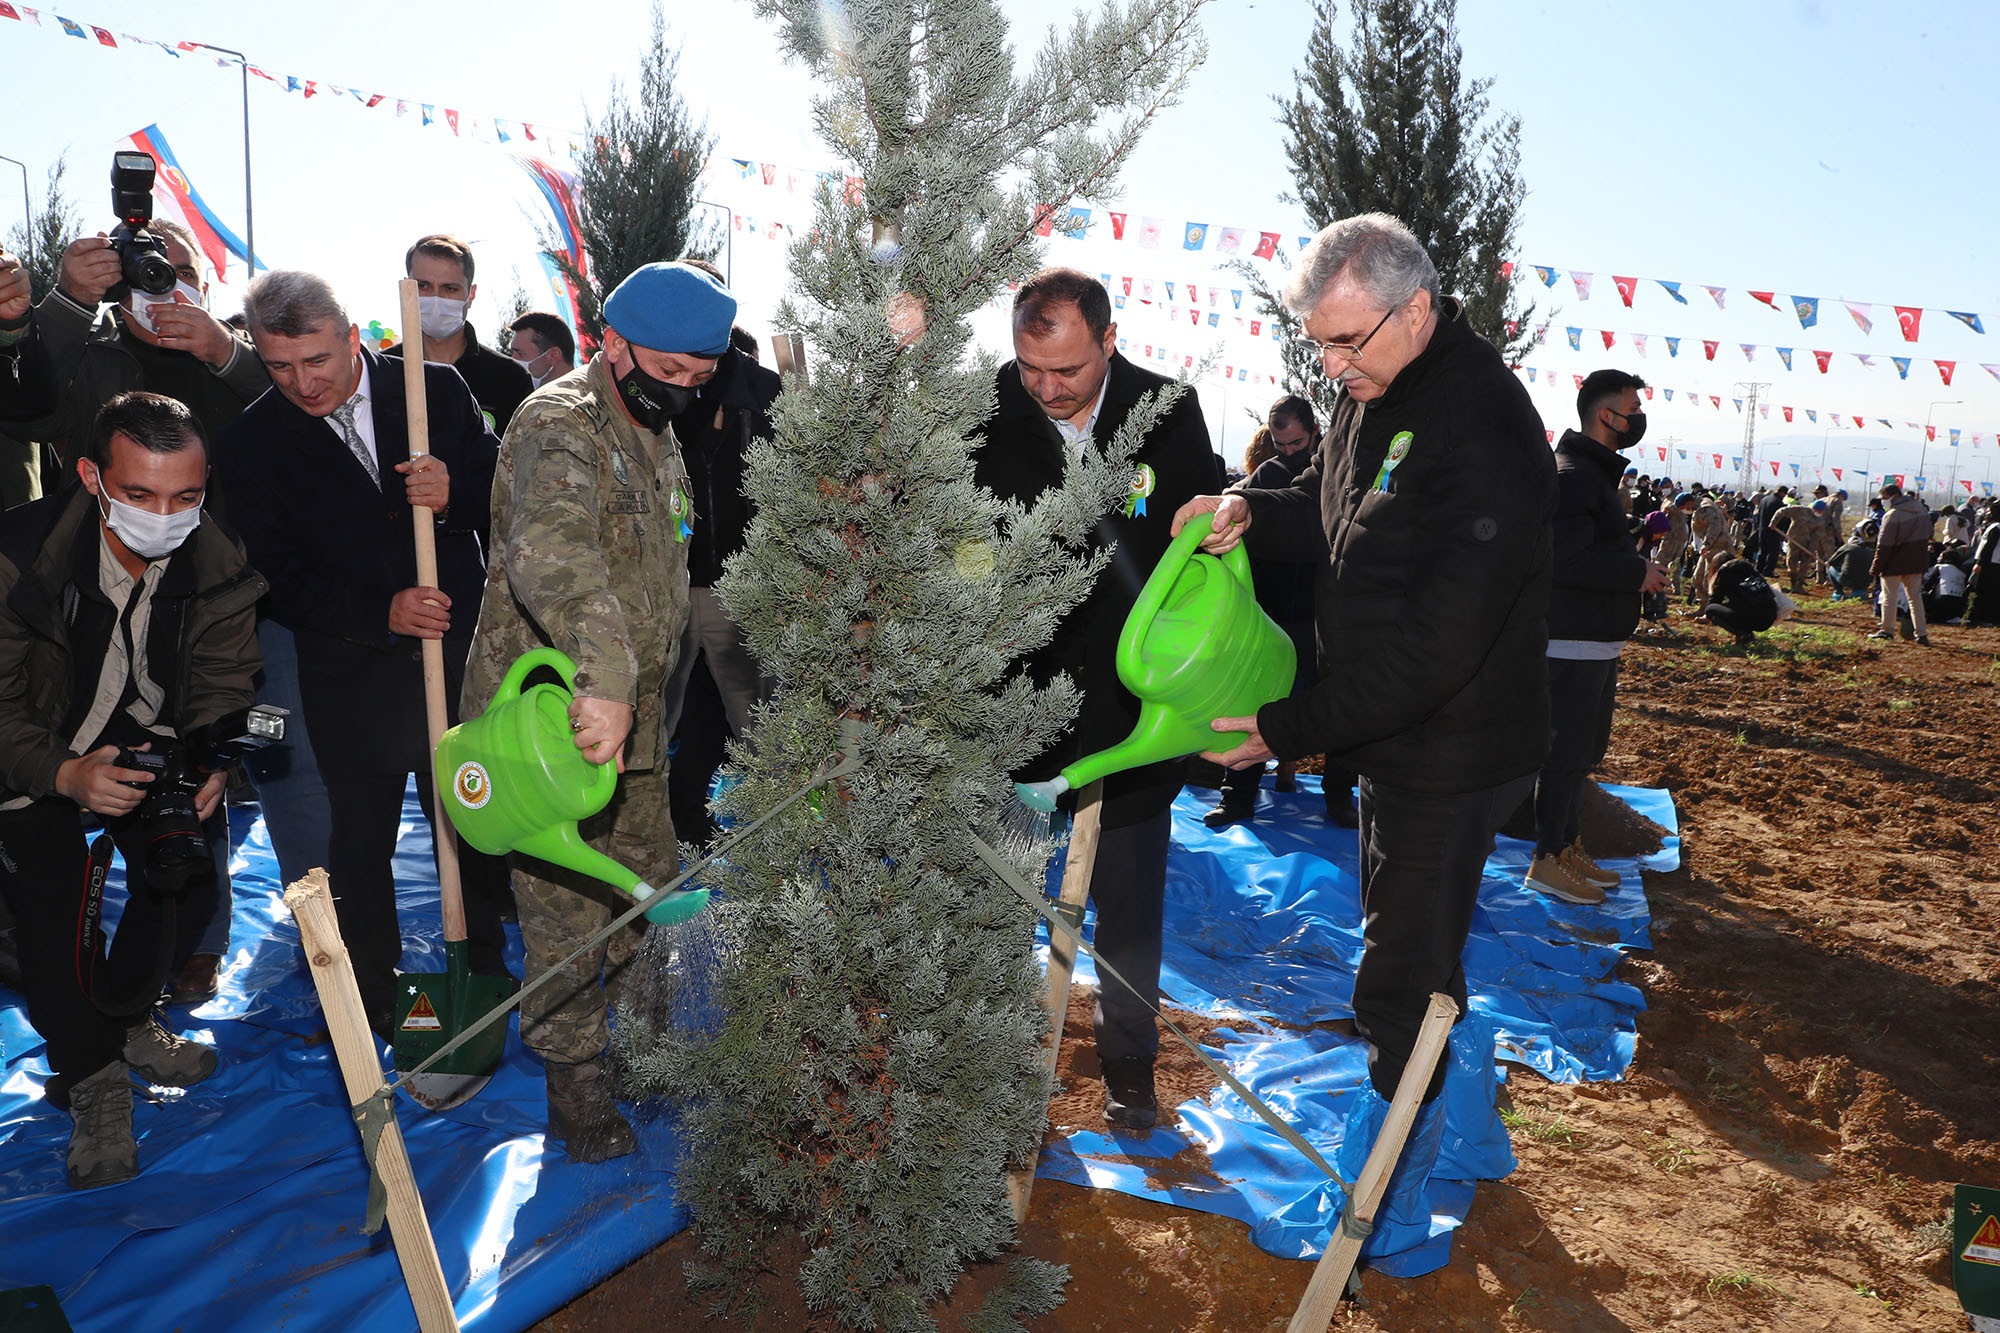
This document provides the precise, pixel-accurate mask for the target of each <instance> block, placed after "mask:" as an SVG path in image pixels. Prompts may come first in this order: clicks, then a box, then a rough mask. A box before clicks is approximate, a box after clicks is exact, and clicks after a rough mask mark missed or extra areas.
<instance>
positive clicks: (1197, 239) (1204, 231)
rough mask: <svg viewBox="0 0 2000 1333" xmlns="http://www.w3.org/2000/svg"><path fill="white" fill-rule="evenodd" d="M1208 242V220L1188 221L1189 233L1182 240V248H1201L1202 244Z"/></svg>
mask: <svg viewBox="0 0 2000 1333" xmlns="http://www.w3.org/2000/svg"><path fill="white" fill-rule="evenodd" d="M1207 243H1208V224H1207V223H1206V222H1190V223H1188V224H1187V233H1186V235H1185V236H1184V237H1183V238H1182V240H1181V249H1183V250H1199V249H1201V247H1202V246H1204V245H1206V244H1207Z"/></svg>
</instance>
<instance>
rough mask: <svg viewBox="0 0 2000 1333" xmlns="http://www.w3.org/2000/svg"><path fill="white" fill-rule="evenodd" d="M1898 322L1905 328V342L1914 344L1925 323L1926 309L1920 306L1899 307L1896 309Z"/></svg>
mask: <svg viewBox="0 0 2000 1333" xmlns="http://www.w3.org/2000/svg"><path fill="white" fill-rule="evenodd" d="M1896 322H1897V323H1898V324H1901V325H1902V326H1903V341H1904V342H1906V343H1913V342H1915V341H1916V340H1917V334H1918V331H1919V329H1920V326H1921V325H1922V324H1923V322H1924V308H1923V307H1922V306H1920V305H1899V306H1897V307H1896Z"/></svg>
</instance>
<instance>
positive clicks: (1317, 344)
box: [1292, 306, 1397, 361]
mask: <svg viewBox="0 0 2000 1333" xmlns="http://www.w3.org/2000/svg"><path fill="white" fill-rule="evenodd" d="M1396 310H1397V307H1394V306H1392V307H1390V308H1389V309H1387V310H1384V311H1383V312H1382V318H1380V319H1378V320H1376V321H1375V327H1374V328H1372V329H1370V330H1368V336H1367V337H1366V338H1363V339H1362V340H1361V341H1360V342H1358V343H1330V342H1321V341H1320V340H1319V339H1318V338H1304V337H1301V338H1294V339H1293V340H1292V341H1293V342H1296V343H1298V344H1299V345H1300V346H1302V347H1310V348H1312V349H1313V351H1315V352H1317V353H1319V354H1321V355H1324V356H1337V357H1339V358H1340V359H1341V360H1343V361H1359V360H1360V359H1361V349H1362V348H1364V347H1366V346H1367V345H1368V344H1369V343H1370V342H1372V341H1374V339H1375V335H1376V334H1378V333H1380V332H1381V331H1382V326H1383V325H1384V324H1387V323H1388V322H1389V316H1391V315H1393V314H1395V313H1396Z"/></svg>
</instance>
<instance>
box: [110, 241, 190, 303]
mask: <svg viewBox="0 0 2000 1333" xmlns="http://www.w3.org/2000/svg"><path fill="white" fill-rule="evenodd" d="M121 258H122V259H123V260H124V261H125V262H124V271H125V281H127V282H129V283H131V284H132V285H133V286H134V287H136V288H138V289H139V290H140V291H142V292H145V293H146V294H147V295H149V296H165V295H166V294H167V293H168V292H170V291H172V290H173V289H174V283H175V281H176V280H177V275H176V274H175V273H174V266H173V265H172V264H169V263H168V262H167V258H166V256H165V255H162V254H160V253H158V252H157V251H154V250H141V249H139V248H138V247H137V246H136V245H135V246H132V247H131V248H129V249H127V250H126V251H125V253H124V254H123V255H122V256H121Z"/></svg>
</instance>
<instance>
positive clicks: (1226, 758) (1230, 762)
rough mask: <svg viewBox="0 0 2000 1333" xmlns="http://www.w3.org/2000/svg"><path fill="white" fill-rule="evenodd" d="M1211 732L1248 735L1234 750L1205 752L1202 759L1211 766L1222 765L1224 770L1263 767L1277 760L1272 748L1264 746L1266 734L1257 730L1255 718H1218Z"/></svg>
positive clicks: (1212, 725)
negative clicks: (1268, 762)
mask: <svg viewBox="0 0 2000 1333" xmlns="http://www.w3.org/2000/svg"><path fill="white" fill-rule="evenodd" d="M1208 725H1209V729H1210V730H1211V731H1226V732H1236V731H1241V732H1245V733H1247V734H1246V735H1245V736H1244V737H1243V742H1242V744H1240V745H1238V746H1237V747H1236V748H1235V749H1233V750H1220V751H1216V750H1205V751H1203V752H1202V756H1201V757H1202V758H1203V759H1206V760H1208V762H1210V763H1211V764H1221V765H1222V766H1223V767H1224V768H1249V767H1251V766H1252V765H1255V766H1257V767H1259V768H1261V767H1263V765H1264V761H1265V760H1267V759H1276V758H1277V756H1276V755H1274V754H1272V753H1271V747H1270V746H1268V745H1266V744H1264V733H1263V732H1261V731H1259V730H1257V719H1256V718H1255V717H1254V716H1253V717H1218V718H1217V719H1215V721H1213V722H1211V723H1209V724H1208Z"/></svg>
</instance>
